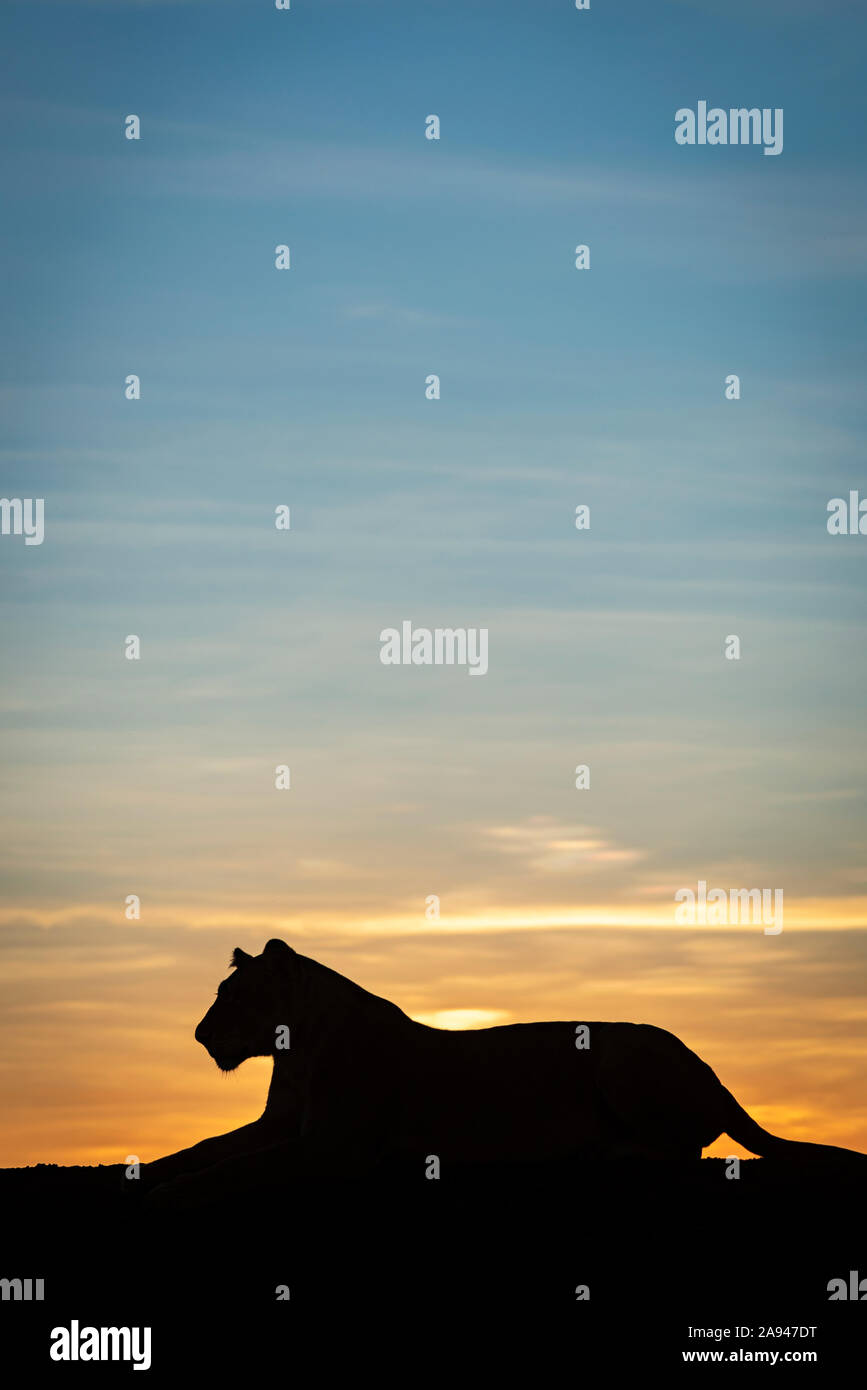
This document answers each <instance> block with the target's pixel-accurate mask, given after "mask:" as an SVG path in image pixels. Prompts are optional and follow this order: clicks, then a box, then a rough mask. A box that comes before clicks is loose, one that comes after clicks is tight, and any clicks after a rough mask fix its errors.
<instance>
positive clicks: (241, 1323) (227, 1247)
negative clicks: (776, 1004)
mask: <svg viewBox="0 0 867 1390" xmlns="http://www.w3.org/2000/svg"><path fill="white" fill-rule="evenodd" d="M123 1172H124V1170H123V1168H122V1167H117V1168H114V1167H112V1168H55V1167H47V1166H40V1167H36V1168H29V1169H6V1170H2V1171H0V1202H2V1223H3V1237H2V1246H0V1248H2V1256H0V1263H2V1269H0V1277H5V1278H11V1277H15V1276H21V1277H28V1276H30V1277H32V1278H37V1277H42V1278H44V1279H45V1280H46V1287H45V1294H46V1296H45V1301H44V1302H43V1303H36V1302H33V1303H29V1304H27V1303H23V1302H19V1303H13V1302H5V1303H0V1319H2V1336H3V1342H2V1364H3V1365H4V1367H8V1366H9V1365H10V1364H11V1358H12V1357H20V1359H21V1374H20V1375H19V1377H18V1378H16V1380H15V1383H16V1384H29V1383H41V1377H42V1376H43V1375H44V1376H48V1377H49V1378H50V1379H51V1380H52V1381H53V1382H56V1383H60V1382H61V1381H62V1380H68V1379H69V1378H70V1376H72V1377H75V1376H76V1375H77V1376H80V1377H84V1378H85V1379H88V1380H90V1381H94V1380H100V1378H101V1379H102V1381H103V1383H110V1384H112V1385H113V1384H116V1383H117V1381H118V1378H126V1377H128V1376H129V1375H131V1374H133V1371H132V1367H131V1366H129V1365H124V1364H121V1365H118V1364H109V1365H103V1364H101V1363H88V1364H86V1365H82V1364H80V1363H79V1365H78V1366H74V1365H71V1364H67V1363H55V1362H53V1361H51V1360H50V1358H49V1356H48V1346H49V1341H50V1331H51V1329H52V1327H54V1326H55V1325H61V1324H63V1325H66V1326H68V1325H69V1323H70V1320H71V1319H72V1318H77V1319H78V1320H79V1322H80V1323H81V1325H82V1326H84V1325H85V1324H87V1323H91V1324H94V1325H97V1326H100V1325H114V1326H129V1325H148V1326H150V1327H152V1329H153V1334H152V1335H153V1367H152V1369H151V1370H150V1371H149V1372H147V1374H148V1376H149V1377H150V1379H151V1380H152V1381H156V1382H157V1383H158V1384H171V1383H174V1382H175V1381H177V1380H178V1378H179V1377H181V1378H182V1380H183V1379H186V1380H188V1381H190V1382H191V1383H194V1384H198V1383H199V1382H200V1381H201V1379H202V1378H203V1376H205V1375H207V1374H208V1373H209V1372H212V1371H216V1372H217V1375H216V1380H217V1383H224V1382H225V1383H229V1382H230V1381H233V1382H235V1375H234V1373H235V1371H236V1370H237V1369H238V1368H241V1369H243V1372H244V1374H245V1376H246V1378H247V1379H248V1380H251V1381H261V1380H265V1379H267V1380H268V1381H269V1382H270V1381H271V1379H272V1377H273V1376H276V1375H280V1376H281V1378H282V1382H283V1383H284V1384H285V1385H286V1386H287V1387H288V1386H289V1385H290V1384H295V1383H297V1382H299V1381H300V1380H301V1378H302V1375H303V1380H304V1382H305V1383H310V1382H311V1381H312V1380H313V1371H314V1370H315V1371H316V1372H318V1374H316V1376H315V1381H316V1383H318V1382H319V1381H321V1380H323V1379H328V1380H331V1379H332V1376H331V1375H329V1374H328V1371H329V1369H331V1370H333V1372H334V1376H335V1377H337V1376H339V1377H340V1379H341V1381H346V1383H347V1384H351V1383H354V1381H355V1380H356V1379H361V1378H362V1377H363V1378H364V1379H365V1380H366V1379H368V1378H369V1375H368V1374H365V1372H367V1373H369V1372H370V1371H371V1369H372V1368H377V1373H376V1375H375V1377H374V1379H375V1381H376V1382H377V1383H378V1382H379V1381H384V1382H385V1383H393V1382H394V1381H400V1382H401V1383H403V1382H407V1383H418V1382H419V1381H421V1382H422V1383H424V1382H425V1381H427V1380H429V1379H437V1380H443V1379H445V1378H446V1377H447V1378H448V1382H449V1383H451V1382H452V1381H453V1380H455V1379H456V1380H457V1381H458V1383H459V1384H463V1383H465V1381H466V1380H467V1379H468V1378H470V1377H471V1378H472V1379H473V1380H479V1381H480V1382H481V1383H483V1384H485V1385H487V1384H488V1383H489V1382H490V1380H491V1379H492V1378H493V1376H494V1375H495V1374H496V1375H497V1377H498V1378H504V1377H505V1376H506V1375H507V1374H508V1372H509V1371H512V1372H514V1374H512V1375H508V1380H507V1383H508V1384H511V1383H514V1382H515V1381H516V1380H521V1381H526V1380H527V1379H528V1378H529V1376H530V1374H532V1378H533V1383H538V1384H541V1385H547V1384H549V1383H552V1382H554V1381H555V1380H556V1381H558V1382H561V1381H563V1380H564V1377H568V1380H574V1379H580V1377H581V1375H582V1374H583V1372H584V1371H585V1370H587V1369H588V1367H589V1364H590V1362H591V1359H592V1361H593V1362H595V1363H597V1369H596V1375H597V1376H599V1377H600V1378H601V1377H602V1376H603V1375H604V1377H605V1379H606V1380H608V1379H613V1380H614V1381H619V1380H620V1379H621V1377H623V1376H625V1375H630V1376H631V1375H634V1374H635V1373H636V1372H638V1373H640V1374H642V1375H643V1376H646V1377H650V1376H653V1374H654V1372H655V1371H659V1372H661V1373H662V1374H663V1375H667V1374H668V1373H669V1372H670V1371H672V1370H676V1371H683V1370H684V1369H685V1371H686V1374H689V1375H695V1374H699V1375H701V1374H704V1373H705V1372H704V1371H702V1370H701V1369H699V1370H697V1369H696V1367H695V1366H691V1367H686V1368H684V1365H683V1361H682V1357H681V1352H682V1351H685V1350H693V1349H697V1350H704V1351H707V1350H709V1349H712V1350H719V1349H720V1348H723V1349H724V1350H725V1351H726V1352H727V1353H730V1352H731V1351H732V1350H733V1349H734V1350H737V1349H738V1348H740V1347H743V1348H744V1349H745V1350H749V1351H753V1352H755V1351H768V1350H770V1351H777V1352H779V1353H780V1359H781V1360H782V1357H783V1355H784V1354H785V1353H786V1352H789V1353H792V1352H796V1353H799V1354H800V1353H803V1352H805V1351H809V1352H816V1353H817V1354H818V1362H817V1363H812V1364H801V1363H798V1364H783V1365H777V1366H765V1367H762V1368H758V1367H755V1366H754V1365H753V1364H752V1363H744V1364H740V1365H736V1366H733V1365H726V1366H725V1367H724V1374H726V1375H727V1376H728V1377H731V1376H752V1377H755V1378H757V1379H758V1378H759V1377H764V1376H770V1377H771V1379H772V1380H773V1378H774V1377H775V1376H776V1375H778V1374H779V1372H780V1371H782V1372H783V1373H788V1374H790V1375H796V1376H800V1377H801V1378H802V1379H804V1380H807V1379H811V1380H813V1381H814V1383H821V1384H825V1383H828V1384H833V1383H835V1382H837V1383H838V1382H839V1377H840V1376H841V1375H842V1374H846V1375H847V1376H848V1375H853V1374H858V1373H859V1370H860V1368H861V1367H862V1365H863V1351H864V1347H865V1345H867V1337H865V1332H867V1301H864V1302H833V1303H832V1302H829V1300H828V1291H827V1285H828V1281H829V1280H830V1279H833V1278H838V1277H842V1278H844V1279H845V1280H846V1281H847V1282H848V1279H849V1271H850V1270H858V1271H859V1278H861V1277H863V1278H867V1240H865V1226H867V1222H865V1182H864V1180H863V1179H862V1178H860V1176H852V1175H851V1174H846V1175H840V1174H839V1173H837V1172H835V1171H834V1170H833V1169H829V1168H828V1167H826V1166H825V1165H823V1164H819V1165H817V1164H798V1165H795V1164H792V1163H785V1164H784V1163H781V1162H773V1161H771V1160H766V1159H765V1160H754V1161H751V1162H745V1163H743V1164H742V1165H741V1177H740V1179H739V1180H737V1181H734V1180H727V1179H726V1177H725V1164H724V1162H723V1161H721V1160H710V1159H706V1160H704V1161H703V1162H701V1163H696V1164H692V1165H689V1164H683V1165H681V1166H677V1165H670V1164H665V1165H663V1164H654V1163H649V1162H645V1163H638V1162H623V1163H620V1164H617V1165H614V1166H608V1167H604V1166H602V1165H599V1166H595V1165H593V1164H586V1163H585V1164H581V1165H566V1164H564V1165H562V1166H558V1165H546V1166H545V1167H507V1166H503V1167H500V1168H496V1169H492V1168H490V1167H484V1168H478V1169H467V1170H464V1171H458V1170H454V1169H453V1170H451V1171H450V1172H449V1171H446V1170H445V1169H444V1171H443V1176H442V1177H441V1178H440V1180H439V1181H430V1180H427V1179H425V1177H424V1176H423V1170H421V1171H419V1170H417V1169H413V1171H412V1172H411V1173H410V1172H406V1171H402V1170H399V1169H395V1170H391V1171H388V1172H383V1173H382V1174H381V1175H380V1176H378V1177H377V1178H376V1179H375V1180H372V1179H370V1178H365V1179H364V1180H359V1181H358V1182H355V1183H344V1184H342V1185H339V1186H338V1185H336V1184H334V1183H329V1184H316V1183H309V1182H308V1183H303V1184H301V1183H295V1184H293V1185H292V1186H291V1187H287V1188H284V1189H283V1190H282V1191H270V1190H259V1191H257V1192H256V1193H255V1194H253V1195H251V1196H249V1197H248V1198H246V1199H244V1200H242V1201H240V1202H239V1201H238V1200H237V1199H233V1201H232V1203H231V1204H230V1205H226V1206H216V1207H213V1208H209V1209H207V1210H204V1211H196V1212H180V1213H171V1214H169V1213H162V1212H160V1213H158V1212H155V1211H152V1210H150V1209H149V1208H148V1204H147V1201H146V1199H145V1197H144V1195H143V1193H142V1191H141V1190H140V1189H139V1188H137V1187H136V1188H134V1189H133V1184H131V1183H130V1182H128V1181H126V1180H125V1179H124V1177H123ZM131 1189H132V1190H131ZM579 1284H586V1285H588V1286H589V1291H590V1300H589V1302H579V1301H577V1300H576V1294H575V1290H576V1287H577V1286H578V1285H579ZM278 1285H288V1286H289V1290H290V1297H289V1300H288V1301H283V1302H278V1301H277V1300H276V1297H275V1290H276V1287H277V1286H278ZM865 1287H867V1286H865ZM690 1326H692V1327H701V1328H705V1329H708V1328H726V1327H728V1328H729V1329H731V1330H732V1335H731V1336H730V1337H729V1338H727V1339H725V1340H723V1341H713V1340H708V1339H706V1338H705V1339H701V1340H700V1339H698V1338H696V1337H692V1338H690V1337H689V1336H688V1332H687V1329H688V1328H689V1327H690ZM738 1326H742V1327H743V1326H748V1327H749V1328H750V1329H751V1333H752V1336H751V1337H749V1338H744V1337H740V1338H736V1337H735V1335H734V1329H735V1328H736V1327H738ZM768 1327H771V1328H774V1329H776V1328H780V1329H785V1328H793V1327H799V1328H815V1332H814V1333H812V1334H811V1335H810V1336H808V1337H800V1336H798V1337H791V1336H790V1337H785V1336H781V1337H772V1338H768V1337H761V1336H760V1329H762V1328H768ZM407 1340H408V1342H409V1346H408V1347H404V1349H403V1350H401V1349H400V1348H401V1347H402V1346H404V1344H405V1343H406V1342H407ZM557 1349H559V1351H560V1352H562V1351H563V1350H565V1352H566V1356H567V1360H566V1363H565V1367H564V1366H563V1365H562V1363H561V1362H560V1359H559V1357H557V1360H556V1361H554V1360H553V1358H554V1356H555V1351H556V1350H557ZM311 1354H312V1355H314V1356H315V1358H316V1359H315V1363H314V1364H313V1366H311V1363H310V1360H309V1357H310V1356H311ZM528 1357H529V1358H531V1361H532V1363H533V1367H532V1371H531V1372H530V1373H528V1372H527V1371H526V1369H525V1370H523V1371H521V1372H520V1373H519V1370H518V1367H519V1366H520V1365H524V1366H526V1362H527V1358H528ZM557 1367H559V1368H557ZM435 1368H439V1369H435ZM289 1376H292V1380H291V1381H290V1380H289V1379H288V1377H289ZM107 1377H108V1378H109V1379H106V1378H107ZM347 1377H350V1378H351V1379H347ZM9 1383H11V1382H9ZM235 1383H236V1382H235Z"/></svg>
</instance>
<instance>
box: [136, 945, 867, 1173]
mask: <svg viewBox="0 0 867 1390" xmlns="http://www.w3.org/2000/svg"><path fill="white" fill-rule="evenodd" d="M232 967H233V969H234V974H233V975H231V976H230V977H229V979H227V980H224V981H223V982H222V984H221V985H220V987H219V990H218V992H217V998H216V1001H215V1002H214V1003H213V1004H212V1005H211V1007H210V1009H209V1010H208V1012H207V1013H206V1014H205V1017H204V1018H203V1019H202V1021H201V1023H200V1024H199V1026H198V1028H197V1029H196V1038H197V1039H198V1041H199V1042H200V1043H202V1045H203V1046H204V1047H205V1048H207V1050H208V1052H209V1053H210V1055H211V1056H212V1057H213V1059H214V1061H215V1062H216V1063H217V1065H218V1066H219V1067H221V1068H222V1070H223V1071H233V1070H234V1069H235V1068H236V1067H238V1066H240V1064H241V1063H242V1062H243V1061H245V1060H246V1058H248V1057H272V1058H273V1060H274V1069H273V1074H272V1078H271V1086H270V1089H269V1091H268V1101H267V1104H266V1106H265V1111H264V1113H263V1115H262V1116H261V1118H260V1119H258V1120H256V1121H255V1122H254V1123H253V1124H249V1125H245V1126H244V1127H243V1128H242V1129H238V1130H234V1131H233V1132H232V1133H231V1134H225V1135H221V1136H219V1137H218V1138H215V1139H206V1140H205V1141H204V1142H203V1143H201V1144H196V1145H195V1146H194V1147H193V1148H191V1149H185V1150H183V1151H182V1152H181V1153H178V1154H173V1155H171V1156H169V1157H167V1158H164V1159H159V1160H158V1161H157V1162H156V1163H153V1164H148V1165H147V1167H146V1170H145V1172H146V1178H147V1181H148V1184H149V1185H150V1184H153V1183H154V1182H157V1183H166V1182H167V1181H169V1187H168V1188H166V1187H163V1188H161V1189H160V1191H161V1192H162V1193H163V1194H164V1195H165V1194H167V1193H170V1192H171V1189H172V1188H174V1190H175V1193H176V1194H177V1193H178V1191H179V1190H181V1191H183V1188H184V1187H186V1190H187V1192H188V1193H189V1191H190V1190H191V1189H190V1186H189V1184H196V1183H202V1182H203V1181H204V1179H206V1178H207V1183H206V1188H207V1190H208V1191H210V1192H211V1193H212V1194H215V1195H216V1194H218V1193H219V1192H220V1190H221V1188H225V1187H226V1186H228V1185H231V1184H232V1183H233V1182H234V1181H241V1182H242V1183H243V1182H244V1181H248V1180H255V1178H256V1177H257V1175H267V1176H268V1177H269V1178H273V1177H274V1175H275V1174H277V1173H279V1174H283V1173H285V1175H286V1176H287V1178H288V1177H291V1176H292V1175H321V1174H324V1173H346V1174H347V1175H351V1176H358V1174H359V1172H360V1171H363V1170H364V1168H365V1167H367V1166H373V1165H375V1164H377V1163H378V1162H381V1161H383V1160H392V1159H411V1160H414V1161H416V1162H417V1163H419V1164H420V1165H423V1164H424V1163H425V1162H426V1161H427V1159H428V1157H429V1156H430V1155H436V1156H437V1157H438V1159H439V1160H440V1162H441V1164H443V1165H445V1164H447V1163H448V1162H450V1161H452V1162H460V1163H466V1162H497V1163H502V1162H508V1161H521V1160H527V1161H530V1160H545V1159H563V1158H583V1157H586V1158H597V1159H598V1158H603V1159H604V1158H618V1157H647V1158H657V1159H685V1158H686V1159H697V1158H700V1157H701V1151H702V1149H703V1148H706V1147H707V1146H708V1145H709V1144H712V1143H713V1141H714V1140H715V1139H717V1138H718V1137H719V1135H720V1134H727V1135H729V1137H730V1138H732V1139H734V1140H736V1141H737V1143H739V1144H742V1145H743V1146H744V1148H746V1149H749V1151H750V1152H751V1153H755V1154H759V1155H760V1156H762V1157H771V1156H773V1157H784V1158H798V1157H804V1158H806V1157H819V1156H821V1157H824V1158H825V1159H834V1160H835V1161H839V1162H867V1159H865V1155H863V1154H855V1153H853V1152H852V1151H851V1150H848V1149H836V1148H831V1147H829V1146H827V1145H821V1144H805V1143H801V1142H798V1141H794V1140H789V1139H780V1138H777V1137H776V1136H775V1135H773V1134H769V1133H768V1132H767V1130H765V1129H762V1127H761V1125H759V1124H757V1123H756V1121H755V1120H753V1119H752V1118H751V1117H750V1116H749V1115H748V1114H747V1112H746V1111H745V1110H744V1109H743V1108H742V1106H740V1105H739V1104H738V1102H737V1101H736V1100H735V1098H734V1096H733V1095H731V1093H730V1092H729V1091H727V1090H726V1088H725V1086H723V1085H722V1083H721V1082H720V1081H719V1080H718V1079H717V1077H716V1076H715V1075H714V1073H713V1072H712V1071H711V1069H710V1067H709V1066H708V1065H707V1064H706V1063H705V1062H703V1061H702V1060H701V1059H700V1058H699V1057H697V1056H696V1055H695V1053H694V1052H691V1051H690V1050H689V1048H688V1047H686V1046H684V1044H683V1043H682V1042H680V1040H679V1039H678V1038H676V1037H675V1036H674V1035H673V1034H672V1033H667V1032H666V1031H665V1030H664V1029H662V1028H654V1027H652V1026H650V1025H649V1024H643V1023H578V1022H570V1023H516V1024H508V1025H506V1026H504V1027H499V1028H480V1029H473V1030H470V1031H464V1032H451V1031H446V1030H443V1029H439V1028H429V1027H427V1026H426V1025H425V1024H422V1023H415V1022H413V1020H412V1019H410V1018H408V1017H407V1015H406V1014H405V1013H403V1012H402V1011H401V1010H400V1009H399V1008H398V1007H397V1005H395V1004H391V1003H389V1001H388V1000H386V999H379V998H378V997H377V996H376V995H374V994H369V993H368V992H367V990H364V989H362V988H361V987H360V986H359V985H356V984H353V983H352V981H351V980H347V979H345V978H344V976H342V975H338V974H337V973H336V972H335V971H333V970H329V969H328V968H327V967H326V966H324V965H320V964H318V962H317V961H314V960H310V959H309V958H308V957H306V956H301V955H298V954H297V953H296V952H295V951H293V950H292V949H291V947H289V946H287V945H286V943H285V942H284V941H278V940H274V941H269V942H268V943H267V945H266V946H265V949H264V950H263V952H262V954H261V955H260V956H250V955H247V953H246V952H245V951H242V950H240V949H236V950H235V952H234V954H233V957H232ZM181 1174H187V1175H190V1176H189V1177H188V1178H187V1179H183V1178H181V1179H180V1182H181V1188H180V1189H179V1187H178V1184H177V1183H173V1182H171V1181H170V1180H171V1179H173V1178H177V1177H178V1175H181ZM203 1190H205V1188H203Z"/></svg>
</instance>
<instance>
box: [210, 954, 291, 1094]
mask: <svg viewBox="0 0 867 1390" xmlns="http://www.w3.org/2000/svg"><path fill="white" fill-rule="evenodd" d="M297 960H298V957H297V956H296V955H295V952H294V951H293V950H292V947H291V946H287V945H286V942H285V941H279V940H277V939H276V938H275V939H274V940H273V941H269V942H268V943H267V944H266V946H265V949H264V950H263V952H262V954H261V956H250V955H248V954H247V952H246V951H242V950H241V948H240V946H236V947H235V950H234V951H233V953H232V962H231V964H232V969H233V970H234V972H235V973H234V974H233V975H230V976H229V978H228V979H227V980H223V982H222V984H221V985H220V987H219V989H218V990H217V998H216V1000H215V1001H214V1003H213V1004H212V1005H211V1007H210V1008H209V1009H208V1012H207V1013H206V1014H205V1017H204V1018H203V1019H202V1021H201V1023H200V1024H199V1026H198V1028H197V1029H196V1041H197V1042H200V1043H201V1044H202V1046H203V1047H205V1048H206V1049H207V1050H208V1052H209V1053H210V1054H211V1056H212V1057H213V1059H214V1061H215V1062H216V1064H217V1066H218V1067H219V1068H220V1070H221V1071H234V1070H235V1068H236V1067H239V1066H240V1065H241V1063H242V1062H245V1061H246V1060H247V1058H248V1057H270V1056H271V1055H272V1053H273V1052H274V1045H275V1036H276V1029H277V1028H278V1026H280V1025H281V1024H286V1023H287V1021H288V1020H287V1018H286V1014H287V1004H288V1003H289V990H290V987H291V979H292V974H293V963H294V962H296V961H297Z"/></svg>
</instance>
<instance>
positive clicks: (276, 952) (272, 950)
mask: <svg viewBox="0 0 867 1390" xmlns="http://www.w3.org/2000/svg"><path fill="white" fill-rule="evenodd" d="M294 954H295V952H294V951H293V950H292V947H291V946H287V945H286V942H285V941H281V940H280V938H279V936H274V937H272V938H271V940H270V941H266V942H265V949H264V950H263V952H262V955H263V956H273V958H274V959H275V960H280V959H283V960H288V958H289V956H294Z"/></svg>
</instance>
